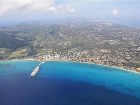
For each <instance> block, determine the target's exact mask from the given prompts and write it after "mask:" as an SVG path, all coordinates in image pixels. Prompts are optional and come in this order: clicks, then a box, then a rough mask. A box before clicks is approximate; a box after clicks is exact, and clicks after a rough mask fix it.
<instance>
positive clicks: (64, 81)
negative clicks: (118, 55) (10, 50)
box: [0, 61, 140, 105]
mask: <svg viewBox="0 0 140 105" xmlns="http://www.w3.org/2000/svg"><path fill="white" fill-rule="evenodd" d="M39 63H40V62H37V61H12V62H0V105H12V103H13V105H16V104H17V105H19V103H20V105H29V104H30V105H40V104H42V105H45V104H47V105H64V103H65V104H67V105H69V104H70V103H71V102H75V104H70V105H78V104H79V105H85V104H86V105H93V104H94V105H99V104H100V105H105V104H108V105H124V104H125V105H132V104H133V105H140V75H139V74H136V73H131V72H127V71H123V70H119V69H117V68H111V67H106V66H100V65H95V64H84V63H75V62H46V63H44V64H43V65H41V67H40V71H39V72H38V73H37V75H36V76H35V77H33V78H31V77H30V74H31V72H32V70H33V69H34V68H35V67H36V66H37V65H38V64H39ZM69 91H70V92H69ZM15 93H19V96H18V97H19V99H17V98H14V96H15V97H16V95H15ZM35 95H36V96H35ZM56 96H57V98H56ZM70 96H71V97H70ZM95 96H96V98H95ZM7 97H12V99H10V98H7ZM29 97H30V98H31V99H30V98H29ZM39 97H41V98H39ZM81 98H82V99H83V100H82V101H83V102H82V101H80V100H81ZM87 98H88V99H87ZM7 99H8V100H9V101H8V102H7V101H6V100H7ZM29 99H30V100H29ZM84 99H85V100H84ZM99 99H102V100H104V101H103V102H102V101H99ZM23 100H24V102H23ZM33 100H34V101H33ZM35 100H41V102H42V103H41V102H38V101H37V102H36V101H35ZM45 100H47V101H45ZM51 100H53V101H51ZM54 100H56V101H54ZM64 100H65V101H64ZM78 100H79V101H78ZM109 100H110V101H109ZM119 100H120V101H119ZM21 102H22V103H23V104H21ZM55 102H56V103H55ZM80 102H81V103H80ZM10 103H11V104H10ZM68 103H69V104H68Z"/></svg>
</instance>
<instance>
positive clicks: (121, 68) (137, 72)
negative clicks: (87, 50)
mask: <svg viewBox="0 0 140 105" xmlns="http://www.w3.org/2000/svg"><path fill="white" fill-rule="evenodd" d="M7 61H8V62H9V61H11V62H12V61H13V62H14V61H38V62H47V61H52V62H53V61H58V62H75V63H83V64H91V65H93V64H94V65H99V66H104V67H111V68H115V69H118V70H123V71H127V72H132V73H135V74H139V75H140V71H136V70H131V69H126V68H123V67H118V66H109V65H105V64H98V63H92V62H81V61H72V60H38V59H13V60H2V61H0V62H7Z"/></svg>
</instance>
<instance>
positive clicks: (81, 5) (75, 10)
mask: <svg viewBox="0 0 140 105" xmlns="http://www.w3.org/2000/svg"><path fill="white" fill-rule="evenodd" d="M139 11H140V0H0V24H4V23H6V22H16V21H25V20H42V19H47V18H69V17H73V18H77V19H78V18H79V17H80V18H86V19H93V20H111V21H114V22H122V21H123V22H124V24H125V22H126V23H127V22H130V24H131V23H132V24H135V23H137V24H138V22H136V21H138V20H140V12H139Z"/></svg>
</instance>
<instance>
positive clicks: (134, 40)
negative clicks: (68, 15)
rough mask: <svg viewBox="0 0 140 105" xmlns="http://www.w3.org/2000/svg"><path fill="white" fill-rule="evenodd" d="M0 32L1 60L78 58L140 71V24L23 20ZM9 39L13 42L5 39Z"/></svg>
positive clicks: (68, 59) (73, 59)
mask: <svg viewBox="0 0 140 105" xmlns="http://www.w3.org/2000/svg"><path fill="white" fill-rule="evenodd" d="M27 27H28V28H27ZM11 30H12V31H11ZM0 32H1V33H2V34H0V35H1V39H0V40H1V45H2V46H1V47H0V60H15V59H18V60H39V61H77V62H87V63H95V64H102V65H107V66H115V67H120V68H124V69H127V70H132V71H137V72H140V29H139V28H134V27H126V26H121V25H118V24H114V23H110V22H72V23H65V22H64V23H57V24H52V25H49V24H44V25H28V24H23V25H21V26H18V27H17V26H15V27H12V28H10V29H9V28H7V29H3V28H2V29H0ZM4 33H5V34H4ZM15 33H16V34H15ZM25 35H26V36H25ZM7 39H8V40H9V42H12V44H8V43H5V42H6V41H7Z"/></svg>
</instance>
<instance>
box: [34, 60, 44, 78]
mask: <svg viewBox="0 0 140 105" xmlns="http://www.w3.org/2000/svg"><path fill="white" fill-rule="evenodd" d="M43 63H45V62H41V63H40V64H39V65H38V66H37V67H36V68H35V69H34V70H33V72H32V73H31V77H34V76H35V75H36V74H37V72H38V71H39V69H40V66H41V64H43Z"/></svg>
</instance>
